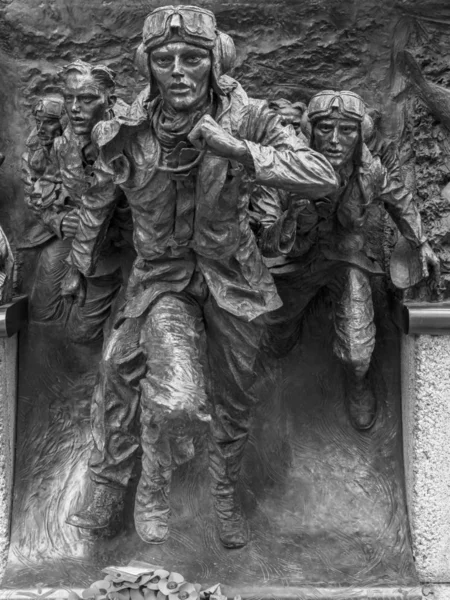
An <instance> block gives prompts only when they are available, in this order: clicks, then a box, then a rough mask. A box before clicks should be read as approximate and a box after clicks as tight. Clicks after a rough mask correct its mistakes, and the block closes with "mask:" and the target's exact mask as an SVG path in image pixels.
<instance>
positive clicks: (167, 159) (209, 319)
mask: <svg viewBox="0 0 450 600" xmlns="http://www.w3.org/2000/svg"><path fill="white" fill-rule="evenodd" d="M143 46H144V51H145V52H146V54H147V56H148V68H149V76H150V85H149V87H148V88H146V89H145V90H144V92H143V93H142V94H141V95H140V96H139V98H138V99H137V100H136V102H135V103H134V104H133V106H132V107H131V110H130V114H129V115H128V116H126V117H124V118H122V119H121V118H120V117H118V118H117V119H113V120H112V121H109V122H102V123H100V124H99V125H98V126H97V128H96V129H95V131H94V132H93V137H94V139H95V141H96V143H97V144H98V146H99V148H100V154H99V159H98V160H97V163H96V165H95V175H96V177H97V180H96V182H95V184H94V185H93V186H92V187H91V188H90V189H89V190H88V191H87V193H86V200H85V201H84V203H83V207H82V209H81V211H80V225H79V228H78V231H77V234H76V236H75V238H74V241H73V245H72V251H71V261H72V264H73V267H74V268H76V269H78V270H79V273H80V275H79V276H78V282H77V286H75V285H74V281H73V280H71V281H70V282H69V284H70V286H69V285H68V286H67V290H68V291H70V292H71V293H79V290H81V289H82V281H83V278H84V276H89V275H90V274H91V273H92V272H93V271H94V269H95V265H96V261H97V255H98V249H99V245H100V243H101V241H102V239H103V232H104V231H105V229H106V228H107V226H108V223H109V219H110V217H111V214H112V212H113V211H114V207H115V195H114V190H115V189H116V185H119V186H120V187H121V189H123V190H124V192H125V194H126V196H127V199H128V201H129V203H130V207H131V210H132V212H133V221H134V243H135V248H136V252H137V259H136V261H135V263H134V267H133V270H132V273H131V276H130V280H129V284H128V289H127V300H126V304H125V307H124V309H123V310H122V312H121V314H120V316H119V318H118V320H117V322H116V325H115V328H114V331H113V333H112V335H111V337H110V338H109V340H108V342H107V344H106V346H105V350H104V354H103V359H102V362H101V367H100V378H99V382H98V384H97V386H96V389H95V392H94V397H93V409H92V428H93V437H94V450H93V452H92V454H91V458H90V470H91V478H92V483H93V493H92V498H91V500H90V502H89V503H88V504H87V505H86V506H85V507H84V508H82V509H81V510H80V511H79V512H77V513H76V514H74V515H72V516H71V517H69V521H68V522H69V523H70V524H72V525H75V526H77V527H80V528H83V529H88V530H96V531H98V532H99V533H103V534H105V533H106V532H108V530H109V533H114V532H115V530H116V529H117V527H118V526H120V520H121V512H122V511H123V503H124V496H125V492H126V489H127V485H128V482H129V479H130V475H131V470H132V468H133V463H134V456H135V453H136V450H137V448H138V444H139V441H140V444H141V446H142V450H143V458H142V473H141V477H140V480H139V484H138V488H137V494H136V500H135V513H134V514H135V526H136V530H137V532H138V533H139V535H140V537H141V538H142V539H143V540H144V541H147V542H149V543H160V542H163V541H164V540H165V539H166V538H167V535H168V519H169V513H170V504H169V494H170V483H171V477H172V471H173V469H174V468H175V467H176V466H177V465H178V464H181V463H182V462H185V461H186V460H189V459H190V458H192V456H193V453H194V448H193V445H192V432H191V431H190V429H191V428H192V426H193V424H194V423H195V421H208V420H210V418H211V447H210V472H211V477H212V480H213V484H212V486H213V487H212V493H213V496H214V499H215V508H216V513H217V517H218V526H219V536H220V539H221V541H222V543H223V544H224V546H226V547H229V548H234V547H240V546H243V545H245V544H246V543H247V540H248V530H247V526H246V523H245V520H244V517H243V515H242V513H241V509H240V505H239V502H238V499H237V497H236V490H235V488H236V482H237V479H238V476H239V470H240V463H241V460H242V455H243V452H244V449H245V445H246V441H247V438H248V434H249V427H250V413H251V411H250V407H251V398H250V396H249V394H248V391H249V389H250V387H251V386H252V384H253V383H254V380H255V369H254V367H255V360H256V357H257V353H258V346H259V342H260V338H261V334H262V329H263V320H262V315H264V314H266V313H268V312H269V311H272V310H274V309H276V308H277V307H279V306H280V300H279V297H278V294H277V291H276V288H275V286H274V283H273V280H272V277H271V276H270V274H269V272H268V270H267V268H266V267H265V266H264V264H263V262H262V259H261V256H260V254H259V251H258V248H257V245H256V241H255V239H254V236H253V234H252V232H251V229H250V226H249V220H248V215H247V204H248V196H247V195H246V194H245V193H244V192H242V191H240V187H239V186H240V182H241V179H242V176H243V175H244V171H247V172H249V173H250V174H251V175H252V176H253V177H254V179H255V180H256V182H257V183H261V184H266V185H270V186H275V187H279V188H284V189H287V190H291V191H297V192H298V193H299V194H301V195H302V196H303V197H309V198H318V197H320V196H322V195H325V194H327V193H329V192H330V191H332V190H334V189H335V187H336V181H337V180H336V177H335V174H334V172H333V170H332V168H331V167H330V165H329V164H328V162H327V161H326V160H325V159H323V158H322V157H321V155H320V154H318V153H317V152H315V151H313V150H311V149H309V148H307V147H306V145H304V144H303V143H301V142H300V140H298V139H297V138H296V137H295V136H294V135H293V134H292V132H291V131H290V130H286V129H285V128H284V127H283V126H282V125H281V123H280V121H279V119H278V117H276V116H275V115H274V114H273V113H272V112H270V111H269V110H268V108H267V106H266V104H265V103H264V102H261V101H256V100H252V99H251V98H248V96H247V95H246V93H245V91H244V90H243V89H242V87H241V86H240V85H239V84H238V83H237V82H236V81H235V80H233V79H231V78H230V77H228V76H227V75H226V71H227V70H228V69H229V67H230V66H231V63H232V60H233V57H234V46H233V42H232V40H231V38H229V36H227V35H226V34H224V33H221V32H218V31H217V28H216V23H215V18H214V15H213V14H212V13H211V12H210V11H207V10H204V9H200V8H198V7H189V6H178V7H170V6H168V7H163V8H160V9H156V10H154V11H153V12H152V13H151V14H150V15H149V16H148V17H147V19H146V21H145V24H144V31H143ZM207 389H208V392H209V394H208V395H209V401H210V402H211V403H212V415H211V417H210V415H209V411H210V408H209V404H208V399H207ZM138 405H140V410H141V434H140V440H139V439H138V438H136V436H135V435H134V433H133V426H134V422H135V419H136V414H137V408H138ZM113 409H114V419H112V414H113V413H112V412H111V411H112V410H113ZM110 415H111V416H110Z"/></svg>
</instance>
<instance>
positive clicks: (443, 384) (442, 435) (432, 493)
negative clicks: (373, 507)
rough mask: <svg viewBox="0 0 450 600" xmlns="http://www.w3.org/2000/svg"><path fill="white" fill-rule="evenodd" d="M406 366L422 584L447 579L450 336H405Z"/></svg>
mask: <svg viewBox="0 0 450 600" xmlns="http://www.w3.org/2000/svg"><path fill="white" fill-rule="evenodd" d="M402 368H403V435H404V439H405V472H406V490H407V498H408V510H409V517H410V523H411V532H412V537H413V545H414V555H415V562H416V569H417V571H418V575H419V578H420V580H421V581H422V582H436V583H438V582H448V581H450V555H449V552H448V549H449V546H450V503H449V498H450V468H449V460H448V457H449V454H450V441H449V440H450V438H449V431H450V411H449V406H448V398H449V391H450V338H449V337H448V336H430V335H422V336H411V337H404V339H403V350H402ZM439 597H440V596H439ZM444 597H447V596H444Z"/></svg>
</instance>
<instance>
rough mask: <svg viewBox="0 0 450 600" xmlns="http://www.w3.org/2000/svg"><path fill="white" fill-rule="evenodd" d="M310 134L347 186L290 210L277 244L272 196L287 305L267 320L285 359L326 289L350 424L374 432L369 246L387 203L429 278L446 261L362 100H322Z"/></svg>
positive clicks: (373, 266) (315, 102) (376, 268)
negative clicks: (377, 150)
mask: <svg viewBox="0 0 450 600" xmlns="http://www.w3.org/2000/svg"><path fill="white" fill-rule="evenodd" d="M302 131H303V134H304V135H306V136H307V137H309V140H310V147H311V148H313V149H314V150H316V151H317V152H320V153H321V154H322V155H323V156H325V157H326V158H327V159H328V161H329V162H330V163H331V165H332V166H333V168H334V169H335V171H336V175H337V176H338V178H339V181H340V187H339V189H338V190H334V191H332V192H331V193H328V194H326V195H325V196H323V197H321V198H318V199H315V200H313V201H309V202H308V201H305V202H304V203H303V204H302V205H301V204H300V203H297V206H296V209H295V210H294V211H292V210H291V211H290V212H289V211H285V213H287V212H289V216H290V223H291V229H290V232H289V231H288V220H287V219H284V231H283V232H282V235H281V239H280V240H278V239H277V238H276V237H275V239H276V240H277V245H276V247H275V246H274V244H273V242H272V240H271V236H270V235H269V234H270V232H271V230H272V229H274V228H277V227H278V228H279V224H280V221H281V218H283V214H285V213H283V211H282V209H283V202H280V199H279V197H278V195H277V194H272V195H268V194H266V196H264V207H263V208H264V214H263V216H262V220H263V224H264V227H263V228H262V230H261V234H260V248H261V251H262V252H263V254H265V255H266V256H270V255H272V256H273V255H275V254H278V255H279V254H284V259H283V260H281V261H280V260H277V263H276V265H274V266H273V267H272V268H271V273H272V275H273V276H274V279H275V282H276V284H277V289H278V292H279V294H280V296H281V298H282V301H283V306H282V308H280V309H279V310H277V311H274V312H272V313H270V315H268V317H267V319H268V321H269V323H270V326H269V331H270V334H269V339H270V346H271V348H272V349H275V351H276V352H277V353H278V354H284V353H286V352H288V351H289V350H290V349H291V348H292V346H293V345H294V344H295V343H296V341H297V337H298V331H299V329H300V324H301V321H302V319H303V316H304V314H305V310H306V308H307V306H308V305H309V304H310V302H311V301H312V300H313V299H314V298H315V297H316V296H317V295H318V293H319V292H320V291H321V290H323V289H326V290H327V293H328V294H329V295H330V297H331V300H332V304H333V320H334V330H335V339H334V353H335V354H336V356H337V357H338V358H339V360H340V361H341V362H342V363H343V364H344V366H345V368H346V378H347V390H346V395H345V398H346V403H347V409H348V414H349V418H350V421H351V423H352V425H353V426H354V427H355V428H356V429H359V430H367V429H370V428H371V427H372V425H373V424H374V422H375V419H376V412H377V410H376V409H377V406H376V398H375V396H374V394H373V392H372V390H371V387H370V385H369V383H368V379H367V373H368V370H369V366H370V361H371V357H372V353H373V350H374V346H375V325H374V313H373V303H372V290H371V284H370V279H371V277H372V276H376V275H384V271H383V269H382V268H381V266H380V265H379V264H378V263H377V261H376V258H377V257H376V249H375V247H374V245H373V243H372V240H371V237H372V238H373V236H374V228H373V225H374V222H377V221H378V222H379V219H377V215H379V209H380V206H383V205H384V207H385V209H386V210H387V212H388V213H389V215H390V216H391V218H392V220H393V221H394V223H395V224H396V226H397V227H398V229H399V231H400V233H401V234H402V235H403V236H404V238H406V240H408V241H409V243H410V244H411V246H412V247H413V248H416V249H417V252H418V253H419V256H420V260H421V265H422V277H424V278H425V277H427V276H428V275H429V267H431V268H432V269H433V270H434V271H435V276H437V275H438V273H439V261H438V258H437V257H436V256H435V254H434V253H433V251H432V250H431V248H430V245H429V244H428V242H427V238H426V237H425V235H424V233H423V230H422V223H421V218H420V214H419V211H418V210H417V207H416V205H415V203H414V201H413V197H412V194H411V193H410V192H409V191H408V190H407V189H406V188H405V186H404V184H403V181H402V178H401V174H400V172H399V167H398V165H396V164H390V166H389V169H387V168H386V167H385V166H383V164H382V161H381V159H380V157H374V156H372V154H371V153H370V151H369V150H368V148H367V146H366V145H365V143H364V142H365V140H366V139H368V138H369V136H371V135H372V134H373V122H372V120H371V118H370V117H369V115H368V114H367V111H366V107H365V104H364V101H363V100H362V98H361V97H360V96H358V95H357V94H355V93H353V92H348V91H341V92H339V91H333V90H326V91H323V92H320V93H318V94H316V95H315V96H314V97H313V98H312V99H311V101H310V103H309V106H308V108H307V110H306V111H305V113H304V114H303V118H302ZM294 213H295V215H294ZM294 220H295V221H296V222H295V223H293V221H294ZM380 234H381V231H380ZM375 235H376V233H375ZM283 236H284V239H283Z"/></svg>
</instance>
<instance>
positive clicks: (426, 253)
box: [419, 242, 441, 282]
mask: <svg viewBox="0 0 450 600" xmlns="http://www.w3.org/2000/svg"><path fill="white" fill-rule="evenodd" d="M419 253H420V261H421V263H422V277H423V278H424V279H425V278H426V277H429V275H430V269H431V271H432V272H433V279H434V280H436V281H437V282H439V278H440V275H441V268H440V263H439V259H438V257H437V256H436V254H435V253H434V252H433V250H432V249H431V246H430V244H429V243H428V242H425V243H423V244H422V245H421V246H420V249H419Z"/></svg>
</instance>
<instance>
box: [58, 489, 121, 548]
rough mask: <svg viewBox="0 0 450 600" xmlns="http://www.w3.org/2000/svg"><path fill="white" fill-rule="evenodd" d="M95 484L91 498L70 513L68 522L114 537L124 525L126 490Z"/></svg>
mask: <svg viewBox="0 0 450 600" xmlns="http://www.w3.org/2000/svg"><path fill="white" fill-rule="evenodd" d="M93 486H94V487H93V490H92V494H91V499H90V500H89V501H88V503H87V504H86V505H85V506H84V507H83V508H82V509H81V510H79V511H78V512H76V513H73V514H71V515H69V516H68V517H67V520H66V523H67V524H68V525H73V526H74V527H78V528H80V529H86V530H89V531H91V532H95V533H96V534H98V535H101V536H102V537H113V536H114V535H117V533H119V531H120V530H121V529H122V526H123V510H124V506H125V502H124V500H125V493H126V490H125V489H119V488H114V487H111V486H109V485H103V484H95V483H94V484H93Z"/></svg>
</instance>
